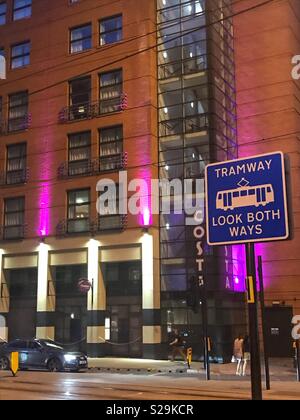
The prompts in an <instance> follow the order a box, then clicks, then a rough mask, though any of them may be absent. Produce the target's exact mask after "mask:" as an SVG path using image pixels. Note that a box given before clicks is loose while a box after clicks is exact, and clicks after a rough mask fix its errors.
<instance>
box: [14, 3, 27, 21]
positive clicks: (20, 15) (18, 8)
mask: <svg viewBox="0 0 300 420" xmlns="http://www.w3.org/2000/svg"><path fill="white" fill-rule="evenodd" d="M29 17H31V0H14V15H13V19H14V20H21V19H26V18H29Z"/></svg>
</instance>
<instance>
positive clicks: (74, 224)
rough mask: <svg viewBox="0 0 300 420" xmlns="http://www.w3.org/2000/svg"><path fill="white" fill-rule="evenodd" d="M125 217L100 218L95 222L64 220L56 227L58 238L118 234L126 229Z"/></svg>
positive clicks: (88, 220)
mask: <svg viewBox="0 0 300 420" xmlns="http://www.w3.org/2000/svg"><path fill="white" fill-rule="evenodd" d="M126 226H127V215H109V216H101V217H99V218H98V220H96V221H92V220H90V219H86V218H84V219H65V220H62V221H60V222H59V224H58V225H57V227H56V234H57V236H58V237H66V236H71V235H82V234H91V235H92V236H94V235H96V234H100V233H110V232H120V231H123V230H125V229H126Z"/></svg>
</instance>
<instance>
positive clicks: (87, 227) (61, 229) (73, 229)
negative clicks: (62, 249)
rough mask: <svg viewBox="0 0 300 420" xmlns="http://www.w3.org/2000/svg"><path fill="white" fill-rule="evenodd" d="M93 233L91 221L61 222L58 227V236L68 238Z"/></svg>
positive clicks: (66, 220) (83, 219) (72, 220)
mask: <svg viewBox="0 0 300 420" xmlns="http://www.w3.org/2000/svg"><path fill="white" fill-rule="evenodd" d="M92 231H93V224H92V222H91V221H90V219H87V218H80V219H65V220H61V221H60V222H59V224H58V225H57V227H56V234H57V236H68V235H74V234H86V233H91V232H92Z"/></svg>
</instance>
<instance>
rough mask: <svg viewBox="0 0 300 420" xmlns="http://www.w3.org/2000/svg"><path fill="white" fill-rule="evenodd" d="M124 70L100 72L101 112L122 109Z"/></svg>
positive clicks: (106, 112)
mask: <svg viewBox="0 0 300 420" xmlns="http://www.w3.org/2000/svg"><path fill="white" fill-rule="evenodd" d="M122 90H123V75H122V70H115V71H112V72H109V73H102V74H100V113H101V114H108V113H111V112H118V111H121V96H122Z"/></svg>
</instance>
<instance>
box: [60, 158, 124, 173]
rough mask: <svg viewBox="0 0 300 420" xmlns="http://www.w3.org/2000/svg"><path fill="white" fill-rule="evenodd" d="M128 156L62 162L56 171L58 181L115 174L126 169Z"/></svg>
mask: <svg viewBox="0 0 300 420" xmlns="http://www.w3.org/2000/svg"><path fill="white" fill-rule="evenodd" d="M127 161H128V154H127V153H122V154H118V155H111V156H101V157H98V158H97V159H88V160H84V161H78V162H76V161H74V162H64V163H62V164H61V165H60V167H59V168H58V171H57V176H58V178H59V179H68V178H74V177H82V176H95V175H99V174H101V173H106V172H115V171H121V170H124V169H126V167H127Z"/></svg>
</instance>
